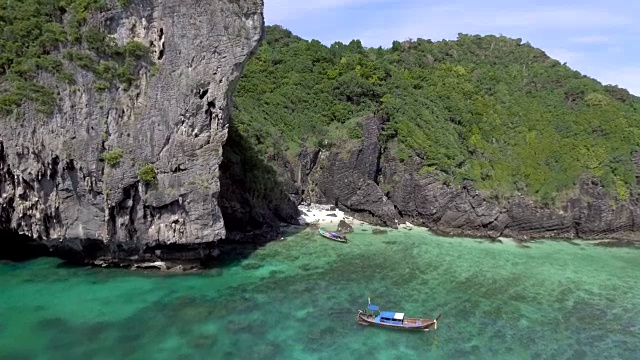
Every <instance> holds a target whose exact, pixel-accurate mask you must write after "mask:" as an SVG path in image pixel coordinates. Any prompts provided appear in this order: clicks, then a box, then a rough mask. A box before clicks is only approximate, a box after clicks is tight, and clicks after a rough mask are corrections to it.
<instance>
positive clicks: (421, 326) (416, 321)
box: [356, 310, 440, 331]
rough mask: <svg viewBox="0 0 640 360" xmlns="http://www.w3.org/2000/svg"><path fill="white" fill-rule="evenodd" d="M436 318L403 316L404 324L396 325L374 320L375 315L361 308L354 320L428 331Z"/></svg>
mask: <svg viewBox="0 0 640 360" xmlns="http://www.w3.org/2000/svg"><path fill="white" fill-rule="evenodd" d="M438 318H440V316H438ZM438 318H436V319H435V320H434V319H421V318H405V319H404V324H402V325H396V324H388V323H383V322H378V321H376V320H375V316H373V315H369V314H366V313H365V312H364V311H362V310H358V317H357V318H356V320H357V321H358V323H360V324H362V325H373V326H380V327H384V328H388V329H398V330H413V331H429V330H431V329H432V328H435V326H436V323H437V321H438Z"/></svg>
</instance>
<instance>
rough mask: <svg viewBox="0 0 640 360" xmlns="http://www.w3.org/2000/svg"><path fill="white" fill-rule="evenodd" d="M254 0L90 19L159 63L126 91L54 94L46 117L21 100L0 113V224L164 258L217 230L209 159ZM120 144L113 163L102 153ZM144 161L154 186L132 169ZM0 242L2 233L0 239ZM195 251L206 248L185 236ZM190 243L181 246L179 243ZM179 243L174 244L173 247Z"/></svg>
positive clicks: (105, 249) (187, 2)
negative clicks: (147, 49) (13, 109)
mask: <svg viewBox="0 0 640 360" xmlns="http://www.w3.org/2000/svg"><path fill="white" fill-rule="evenodd" d="M263 6H264V4H263V1H262V0H220V1H204V2H203V1H197V0H134V1H133V2H132V4H130V5H129V6H127V7H126V8H125V9H124V10H114V11H110V12H106V13H103V15H104V16H102V17H101V18H100V19H94V20H93V21H95V22H96V24H97V25H99V26H101V27H102V28H103V29H107V31H108V32H110V33H112V34H115V35H114V36H115V37H116V39H117V41H118V42H119V43H124V42H125V41H127V40H131V39H137V40H140V41H142V42H143V43H144V44H146V45H149V46H151V48H152V49H153V50H154V56H155V59H154V60H155V62H156V63H157V64H158V69H159V71H158V72H157V73H156V74H152V73H151V72H143V73H142V74H141V77H140V80H139V81H137V82H136V83H135V84H134V85H133V86H132V87H131V88H130V89H127V90H125V89H122V88H120V89H117V90H111V91H107V92H97V91H94V87H93V83H94V80H95V79H94V78H93V75H92V74H90V73H88V72H84V71H82V70H79V69H75V71H74V72H75V73H77V74H79V75H77V85H75V86H66V85H64V86H63V85H59V84H57V83H56V82H55V81H53V79H49V78H47V77H43V79H42V81H43V82H45V83H48V84H49V85H50V86H52V87H57V88H58V90H59V92H60V98H59V106H58V108H57V110H56V111H55V114H54V115H53V116H52V117H48V116H43V115H41V114H39V113H37V112H36V111H35V110H34V109H33V108H32V107H30V106H28V105H25V106H23V108H22V109H20V111H19V114H23V115H24V116H21V115H19V114H16V115H14V116H10V117H9V118H4V119H1V121H0V221H1V222H0V224H1V226H2V227H3V228H4V229H5V230H11V231H13V232H15V233H19V234H24V235H27V236H29V237H31V238H34V239H36V240H38V241H40V242H42V243H45V244H47V245H48V246H49V247H50V248H52V249H58V250H60V251H71V252H79V253H84V255H85V256H94V257H99V256H107V257H111V258H127V257H132V256H133V258H136V256H138V257H139V256H143V255H144V254H143V253H149V254H150V255H149V257H152V258H153V257H155V258H166V257H171V255H170V254H169V253H166V254H165V252H167V251H169V252H171V251H170V250H167V249H166V246H169V245H171V244H178V245H182V246H187V247H188V246H189V245H194V244H205V243H210V242H212V241H216V240H218V239H221V238H224V237H225V236H226V231H225V224H224V221H223V216H222V213H221V210H220V208H219V206H218V196H219V193H220V191H221V188H220V181H219V165H220V163H221V161H222V150H223V149H222V147H223V144H224V142H225V140H226V138H227V128H228V119H229V111H230V108H231V106H230V101H231V100H230V95H231V93H232V90H233V88H234V86H235V82H236V81H237V79H238V77H239V75H240V73H241V71H242V69H243V66H244V64H245V62H246V61H247V60H248V59H249V57H250V56H251V55H252V54H253V52H254V51H255V50H256V48H257V46H258V44H259V42H260V41H261V39H262V37H263V31H264V24H263V23H264V19H263ZM113 149H121V150H122V154H123V157H122V159H121V161H120V163H119V165H118V166H116V167H109V166H107V165H106V164H105V163H104V161H102V160H101V155H102V154H103V153H104V152H106V151H110V150H113ZM145 164H151V165H152V166H153V167H154V168H155V171H156V173H157V181H156V182H155V183H154V184H146V183H144V182H142V181H140V180H139V179H138V170H139V169H140V168H141V167H142V166H143V165H145ZM0 241H2V240H0ZM195 248H196V250H197V251H196V254H195V255H194V256H195V257H198V256H203V252H207V251H208V250H207V249H206V248H205V247H198V246H196V247H195ZM190 251H191V250H190ZM179 252H181V253H184V252H183V251H179Z"/></svg>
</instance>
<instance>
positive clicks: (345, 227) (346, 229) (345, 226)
mask: <svg viewBox="0 0 640 360" xmlns="http://www.w3.org/2000/svg"><path fill="white" fill-rule="evenodd" d="M336 231H338V232H340V233H343V234H348V233H351V232H353V226H351V225H350V224H349V223H347V222H346V221H344V220H340V222H339V223H338V228H337V229H336Z"/></svg>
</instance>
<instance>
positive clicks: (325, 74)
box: [232, 26, 640, 203]
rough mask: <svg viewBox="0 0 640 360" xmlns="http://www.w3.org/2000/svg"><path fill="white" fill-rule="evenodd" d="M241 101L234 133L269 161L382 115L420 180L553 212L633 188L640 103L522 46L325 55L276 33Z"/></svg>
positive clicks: (401, 45) (242, 87) (461, 41)
mask: <svg viewBox="0 0 640 360" xmlns="http://www.w3.org/2000/svg"><path fill="white" fill-rule="evenodd" d="M234 99H235V104H236V105H235V107H236V109H235V111H234V113H233V115H232V124H233V126H234V127H236V128H237V129H238V131H239V132H240V133H242V134H243V136H244V137H245V138H247V139H248V141H250V142H251V143H252V144H253V145H254V146H255V147H256V148H257V149H259V151H261V153H262V154H263V155H264V156H265V157H267V158H269V157H273V155H275V154H278V153H280V154H282V153H288V154H289V156H293V155H295V154H296V152H297V151H298V149H299V148H300V146H301V145H303V144H304V145H307V146H312V147H313V146H318V145H319V144H326V143H327V142H329V143H330V142H331V141H335V140H338V138H341V139H343V140H346V139H345V138H354V139H356V138H358V137H359V136H360V132H359V128H358V119H359V118H360V117H362V116H364V115H367V114H372V113H379V114H384V115H386V116H387V117H388V119H389V121H388V122H387V124H386V127H385V134H384V135H385V136H384V139H385V142H386V145H387V147H388V149H389V150H390V151H392V152H393V155H394V157H395V158H396V159H397V160H398V161H403V160H406V159H409V157H412V158H418V159H420V161H421V162H422V165H423V168H422V170H421V171H420V172H421V173H426V172H432V171H436V172H438V173H440V174H446V175H447V176H448V177H450V178H452V179H454V181H461V180H465V179H469V180H473V181H474V182H475V183H476V184H477V186H478V187H479V188H480V189H482V190H484V191H487V192H489V193H493V194H494V195H510V194H513V193H516V192H518V193H523V194H526V195H528V196H531V197H533V198H535V199H538V200H540V201H542V202H545V203H552V202H553V200H554V199H556V198H557V197H558V195H560V194H562V193H563V192H566V191H569V190H571V189H572V188H574V187H575V184H576V181H577V180H578V179H579V177H580V176H582V175H590V176H592V177H594V178H597V179H600V180H601V182H602V183H603V184H604V185H605V187H606V188H607V189H609V190H611V192H612V194H615V195H617V196H618V198H619V199H622V200H624V199H626V198H627V197H628V196H629V191H630V190H632V189H633V187H634V186H635V173H634V168H633V166H632V162H631V154H632V152H633V151H635V150H637V149H638V146H639V145H640V99H639V98H637V97H635V96H633V95H631V94H629V92H627V91H626V90H624V89H621V88H618V87H616V86H603V85H602V84H601V83H599V82H597V81H596V80H594V79H591V78H588V77H586V76H583V75H581V74H580V73H578V72H577V71H574V70H572V69H570V68H569V67H568V66H566V65H565V64H561V63H560V62H558V61H556V60H554V59H552V58H550V57H549V56H547V55H546V54H545V53H544V52H543V51H542V50H540V49H537V48H535V47H533V46H531V45H530V44H528V43H523V42H522V40H521V39H511V38H507V37H503V36H478V35H465V34H459V36H458V39H457V40H455V41H439V42H432V41H430V40H424V39H417V40H415V41H404V42H399V41H395V42H393V45H392V46H391V47H390V48H388V49H383V48H365V47H363V46H362V44H361V43H360V41H358V40H353V41H351V42H350V43H349V44H343V43H339V42H337V43H334V44H332V45H331V46H330V47H326V46H324V45H322V44H321V43H320V42H318V41H316V40H312V41H306V40H304V39H301V38H299V37H297V36H294V35H292V34H291V32H289V31H288V30H286V29H283V28H281V27H279V26H270V27H268V28H267V31H266V40H265V42H264V43H263V44H262V45H261V47H260V49H259V51H258V53H257V55H256V56H255V57H254V58H253V59H252V60H251V61H250V62H249V64H248V65H247V66H246V68H245V71H244V74H243V76H242V79H241V81H240V82H239V85H238V87H237V90H236V92H235V98H234Z"/></svg>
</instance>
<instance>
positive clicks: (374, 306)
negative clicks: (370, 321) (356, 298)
mask: <svg viewBox="0 0 640 360" xmlns="http://www.w3.org/2000/svg"><path fill="white" fill-rule="evenodd" d="M369 310H373V311H380V308H379V307H378V305H373V304H369Z"/></svg>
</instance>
